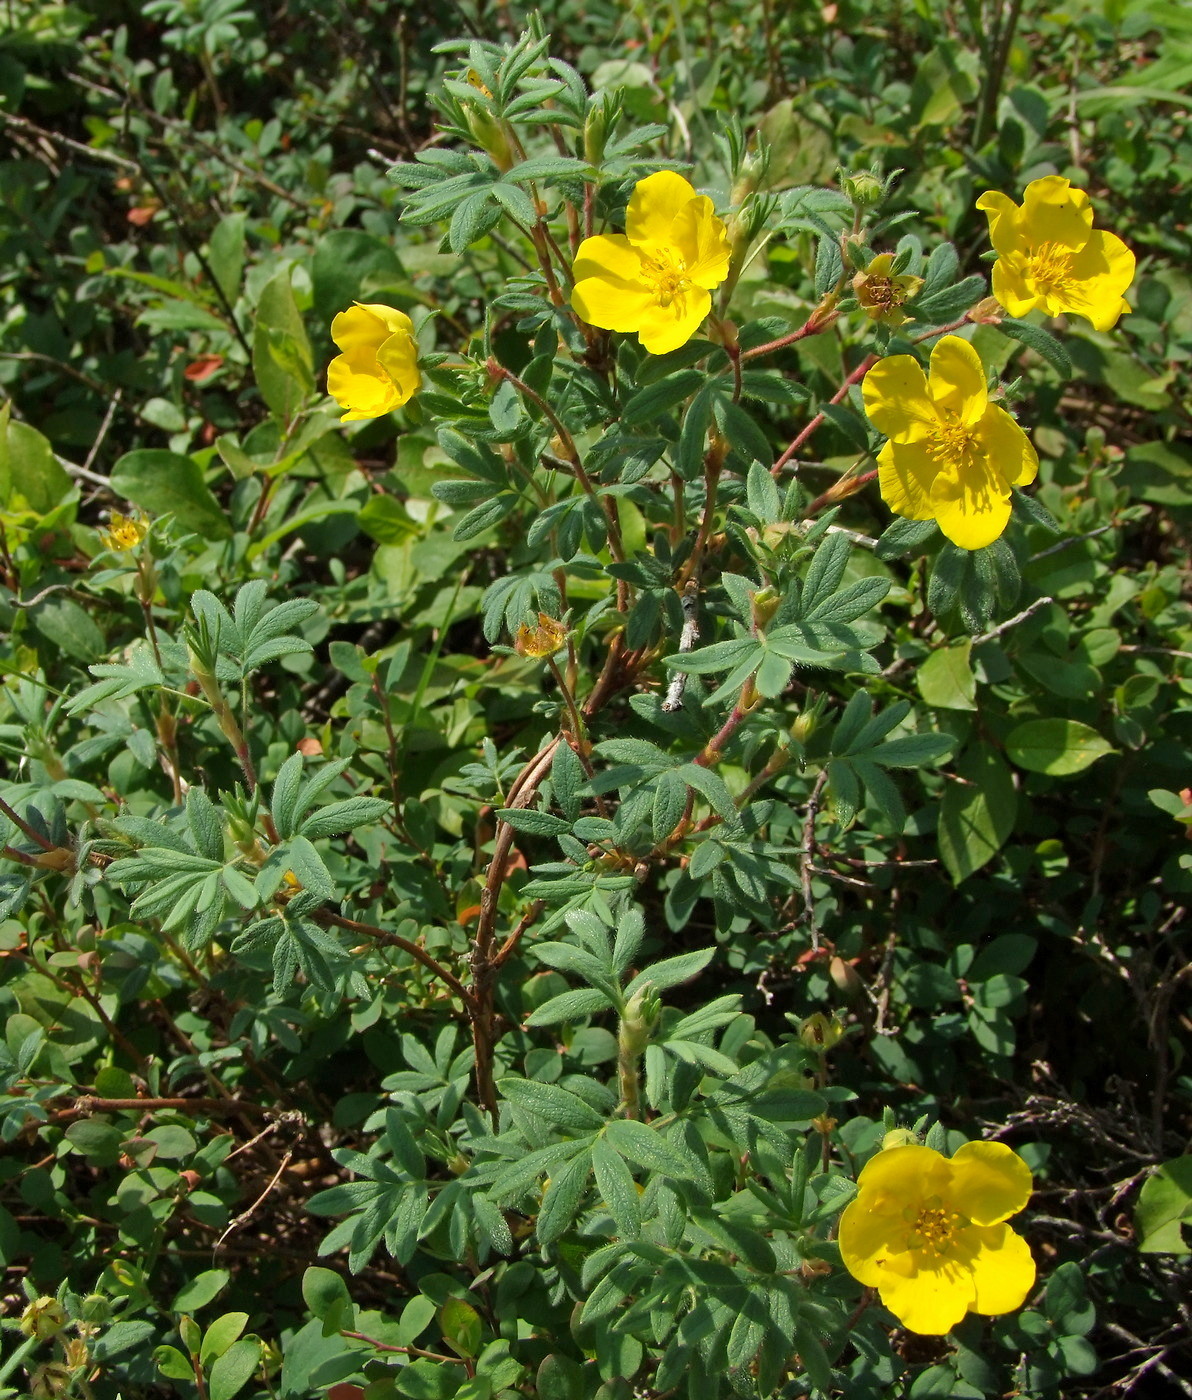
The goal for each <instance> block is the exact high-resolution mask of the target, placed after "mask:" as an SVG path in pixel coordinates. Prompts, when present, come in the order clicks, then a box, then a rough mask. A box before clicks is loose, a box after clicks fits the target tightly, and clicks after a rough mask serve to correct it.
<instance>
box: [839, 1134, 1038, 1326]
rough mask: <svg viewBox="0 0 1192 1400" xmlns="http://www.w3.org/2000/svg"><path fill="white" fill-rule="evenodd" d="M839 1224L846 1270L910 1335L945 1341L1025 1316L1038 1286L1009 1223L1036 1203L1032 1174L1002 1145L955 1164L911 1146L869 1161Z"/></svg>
mask: <svg viewBox="0 0 1192 1400" xmlns="http://www.w3.org/2000/svg"><path fill="white" fill-rule="evenodd" d="M857 1188H858V1189H857V1194H856V1196H855V1197H854V1198H853V1200H852V1201H851V1202H850V1203H849V1205H848V1207H847V1208H846V1210H845V1212H844V1214H843V1215H842V1216H841V1217H840V1234H839V1242H840V1253H841V1257H842V1259H843V1260H844V1266H845V1268H846V1269H847V1270H848V1271H849V1273H850V1274H852V1276H853V1277H854V1278H855V1279H857V1280H858V1281H859V1282H860V1283H863V1284H865V1286H866V1287H867V1288H876V1289H877V1290H878V1292H879V1293H880V1294H881V1299H882V1302H883V1304H884V1305H885V1306H886V1307H887V1308H889V1310H890V1311H891V1312H892V1313H893V1314H894V1315H895V1317H897V1318H898V1320H899V1321H900V1322H901V1323H902V1325H903V1326H904V1327H906V1328H908V1329H909V1330H910V1331H912V1332H920V1333H924V1334H927V1335H933V1336H940V1335H943V1334H944V1333H945V1332H950V1331H951V1330H952V1328H953V1327H955V1326H956V1324H957V1323H958V1322H960V1320H961V1319H962V1318H963V1317H964V1316H965V1315H966V1314H967V1313H970V1312H975V1313H985V1314H987V1315H990V1316H993V1315H996V1314H999V1313H1007V1312H1013V1311H1014V1310H1015V1309H1016V1308H1019V1307H1021V1306H1022V1304H1023V1303H1024V1302H1025V1301H1026V1296H1027V1294H1028V1293H1029V1292H1030V1290H1031V1288H1032V1287H1033V1286H1034V1282H1035V1261H1034V1259H1032V1258H1031V1251H1030V1249H1029V1247H1028V1245H1027V1243H1026V1241H1025V1240H1024V1239H1023V1238H1022V1237H1021V1236H1020V1235H1017V1234H1015V1232H1014V1231H1013V1230H1011V1229H1010V1227H1009V1226H1008V1225H1007V1224H1006V1223H1005V1222H1006V1220H1007V1219H1009V1217H1010V1216H1012V1215H1015V1214H1017V1213H1018V1211H1020V1210H1022V1208H1023V1207H1024V1206H1025V1205H1026V1203H1027V1201H1028V1199H1029V1198H1030V1194H1031V1173H1030V1168H1029V1167H1028V1166H1027V1164H1026V1163H1025V1162H1024V1161H1023V1160H1022V1158H1021V1157H1019V1156H1018V1154H1017V1153H1016V1152H1014V1151H1012V1150H1011V1149H1010V1148H1009V1147H1007V1146H1006V1145H1005V1143H1001V1142H968V1143H965V1145H964V1146H963V1147H961V1148H959V1149H958V1151H957V1152H956V1155H955V1156H954V1157H952V1158H947V1157H945V1156H943V1154H942V1153H939V1152H936V1151H935V1150H934V1149H933V1148H930V1147H920V1146H917V1145H914V1144H908V1145H905V1146H895V1147H889V1148H887V1149H885V1150H884V1151H881V1152H879V1153H878V1154H877V1155H876V1156H875V1157H871V1158H870V1159H869V1161H868V1162H866V1164H865V1166H864V1167H863V1169H862V1171H861V1175H860V1176H859V1177H858V1178H857Z"/></svg>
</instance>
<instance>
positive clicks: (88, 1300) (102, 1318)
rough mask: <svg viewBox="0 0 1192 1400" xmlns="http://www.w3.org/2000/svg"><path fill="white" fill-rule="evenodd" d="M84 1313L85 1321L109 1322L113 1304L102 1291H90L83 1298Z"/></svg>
mask: <svg viewBox="0 0 1192 1400" xmlns="http://www.w3.org/2000/svg"><path fill="white" fill-rule="evenodd" d="M82 1314H83V1320H84V1321H85V1322H107V1320H108V1319H109V1318H110V1317H111V1315H112V1306H111V1304H110V1303H109V1302H108V1300H107V1299H106V1298H105V1297H104V1296H103V1294H102V1293H88V1294H87V1296H86V1297H85V1298H84V1299H83V1303H82Z"/></svg>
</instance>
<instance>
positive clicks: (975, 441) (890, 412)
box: [861, 335, 1039, 549]
mask: <svg viewBox="0 0 1192 1400" xmlns="http://www.w3.org/2000/svg"><path fill="white" fill-rule="evenodd" d="M861 392H862V397H863V398H864V400H865V412H866V413H867V414H868V415H869V420H870V422H871V423H872V424H873V426H874V427H875V428H877V430H878V431H879V432H882V433H885V434H886V436H887V437H888V438H889V439H890V441H889V442H887V443H886V445H885V447H883V448H882V450H881V452H880V453H879V454H878V459H877V465H878V484H879V485H880V487H881V492H882V499H883V500H884V501H885V503H886V504H887V505H888V506H889V507H890V509H891V510H892V511H894V512H895V513H896V514H898V515H905V516H908V517H909V518H910V519H911V520H935V521H937V522H938V523H939V527H940V529H941V530H942V531H943V532H944V534H945V535H947V537H948V538H949V539H950V540H951V541H952V543H953V544H957V545H959V546H960V547H961V549H981V548H983V547H984V546H985V545H987V544H992V543H993V541H994V540H996V539H997V537H998V536H999V535H1000V534H1001V533H1002V531H1003V530H1004V529H1005V528H1006V522H1007V521H1008V520H1009V519H1010V488H1011V486H1025V485H1026V484H1027V483H1028V482H1030V481H1034V479H1035V473H1036V472H1037V471H1038V469H1039V459H1038V457H1037V456H1036V455H1035V449H1034V448H1033V447H1032V446H1031V444H1030V440H1029V439H1028V438H1027V435H1026V434H1025V433H1024V432H1023V431H1022V429H1021V428H1020V427H1019V426H1018V424H1017V423H1016V422H1015V421H1014V419H1013V418H1011V417H1010V415H1009V414H1008V413H1007V412H1006V410H1005V409H1004V408H998V407H997V405H996V404H991V403H990V402H989V391H988V390H987V388H986V386H985V371H984V369H983V368H982V366H981V360H980V358H979V357H978V355H977V352H976V351H975V350H974V349H973V347H972V346H971V345H970V344H969V343H968V341H967V340H962V339H961V338H960V337H959V336H958V335H945V336H943V337H942V338H941V339H940V340H939V341H938V343H937V344H936V346H935V349H934V350H932V352H931V378H930V379H928V378H927V376H926V375H924V373H923V369H922V366H921V365H920V364H919V362H918V360H916V359H915V358H914V357H913V356H911V355H891V356H889V357H888V358H887V359H884V360H880V361H879V362H878V363H877V364H876V365H874V367H873V368H872V369H871V370H870V371H869V373H868V374H867V375H866V376H865V382H864V384H863V385H862V390H861Z"/></svg>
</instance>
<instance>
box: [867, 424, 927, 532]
mask: <svg viewBox="0 0 1192 1400" xmlns="http://www.w3.org/2000/svg"><path fill="white" fill-rule="evenodd" d="M938 471H939V463H938V462H937V461H936V460H935V458H934V457H932V455H931V454H930V453H929V452H928V451H927V448H926V447H924V445H923V444H922V443H920V442H901V443H895V442H888V443H886V445H885V447H883V448H882V450H881V451H880V452H879V453H878V455H877V484H878V488H879V489H880V491H881V493H882V500H883V501H885V503H886V504H887V505H888V506H889V507H890V509H891V510H892V511H893V512H894V514H895V515H905V516H906V517H907V519H908V520H934V519H935V507H934V506H933V505H932V504H931V484H932V482H933V481H934V480H935V476H936V473H937V472H938Z"/></svg>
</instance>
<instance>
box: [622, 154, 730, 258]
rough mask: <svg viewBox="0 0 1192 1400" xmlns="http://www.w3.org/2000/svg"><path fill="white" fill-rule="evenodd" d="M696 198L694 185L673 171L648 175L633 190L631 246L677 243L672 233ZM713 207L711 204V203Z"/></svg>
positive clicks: (629, 211)
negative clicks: (679, 218) (683, 213)
mask: <svg viewBox="0 0 1192 1400" xmlns="http://www.w3.org/2000/svg"><path fill="white" fill-rule="evenodd" d="M695 197H696V194H695V190H694V189H693V188H692V186H691V183H690V181H688V180H684V178H683V177H682V175H676V174H675V172H674V171H673V170H659V171H658V172H657V174H654V175H647V176H646V178H645V179H644V180H639V181H638V182H637V184H636V185H635V186H634V187H633V194H632V195H631V196H630V197H629V208H628V209H627V210H626V211H625V233H626V235H627V237H628V238H629V241H630V242H631V243H673V242H674V239H673V238H672V236H671V231H672V228H673V226H674V222H675V220H676V219H677V218H678V217H679V214H680V213H681V212H682V210H683V208H684V206H685V205H686V204H687V203H688V202H689V201H690V200H693V199H694V198H695ZM708 202H709V204H710V203H711V201H710V200H709V201H708Z"/></svg>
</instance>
